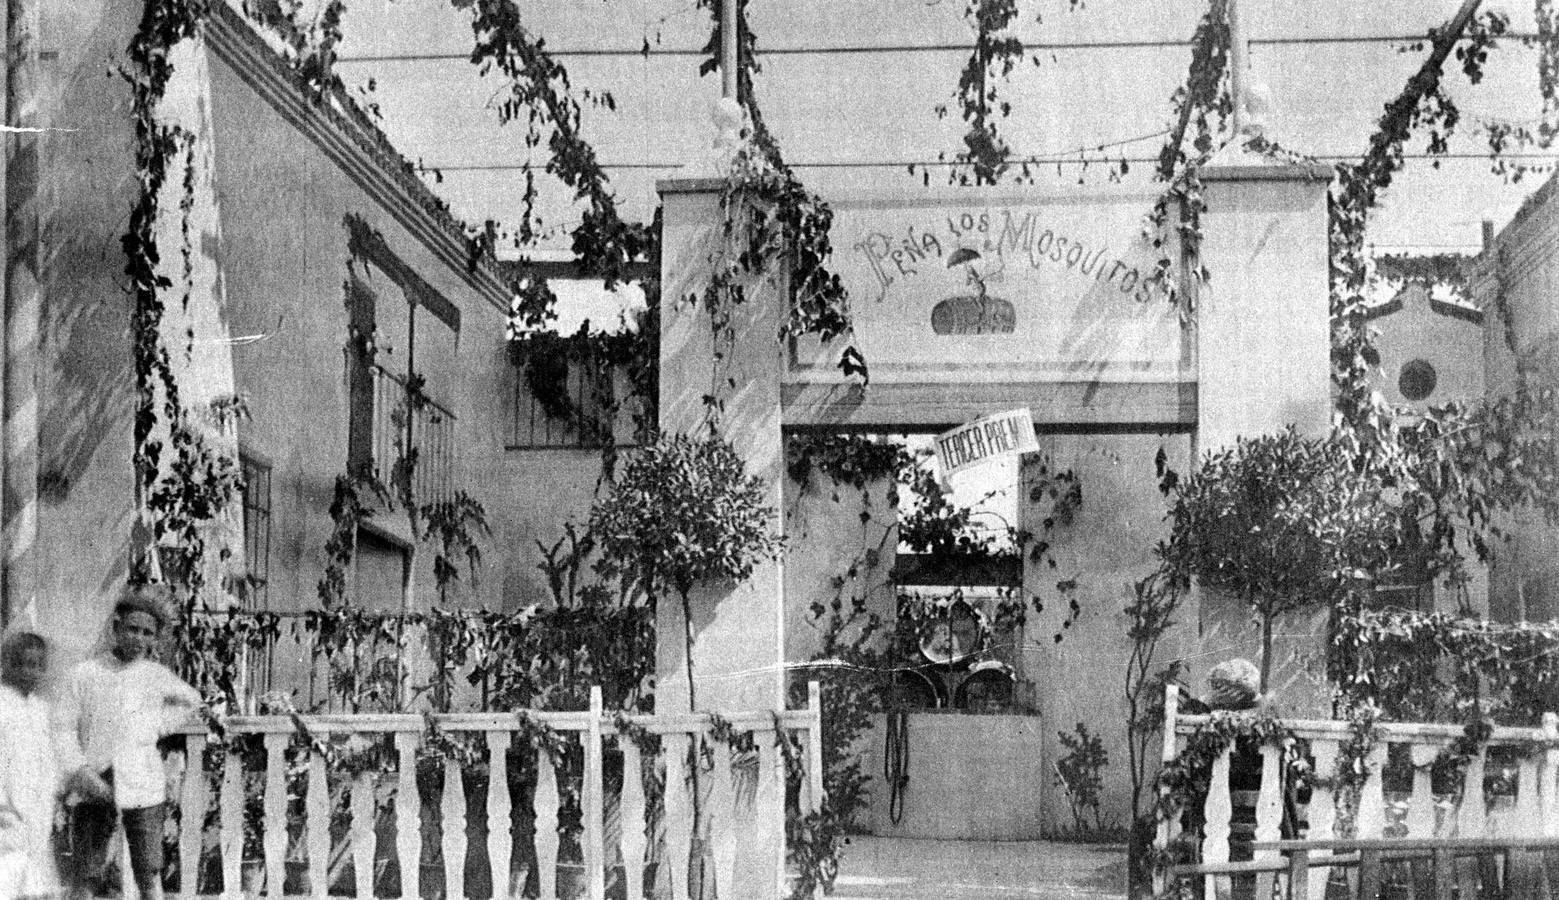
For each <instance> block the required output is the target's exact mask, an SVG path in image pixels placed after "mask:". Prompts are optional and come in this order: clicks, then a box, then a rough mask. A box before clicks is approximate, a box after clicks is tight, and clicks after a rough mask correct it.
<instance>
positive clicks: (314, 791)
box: [303, 750, 330, 897]
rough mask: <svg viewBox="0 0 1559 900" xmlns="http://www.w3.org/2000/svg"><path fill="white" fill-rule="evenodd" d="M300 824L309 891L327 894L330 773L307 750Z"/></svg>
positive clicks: (322, 761)
mask: <svg viewBox="0 0 1559 900" xmlns="http://www.w3.org/2000/svg"><path fill="white" fill-rule="evenodd" d="M303 826H304V828H305V829H306V832H305V833H306V834H307V841H308V848H309V893H310V894H313V895H314V896H315V897H325V896H328V895H329V893H330V886H329V884H327V883H326V882H327V881H328V880H329V877H330V776H329V775H328V774H327V773H326V771H325V757H324V755H323V754H320V753H315V752H313V751H312V750H311V751H310V752H309V783H308V788H307V789H306V792H305V793H304V795H303Z"/></svg>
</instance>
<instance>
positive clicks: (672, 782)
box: [661, 733, 697, 900]
mask: <svg viewBox="0 0 1559 900" xmlns="http://www.w3.org/2000/svg"><path fill="white" fill-rule="evenodd" d="M689 745H690V741H689V739H688V736H687V735H686V734H681V733H678V734H668V735H666V736H664V737H662V738H661V747H662V755H663V756H664V757H665V759H666V855H665V857H664V859H663V860H662V862H661V865H662V866H663V867H664V868H665V870H666V872H667V873H668V877H669V879H670V884H671V897H672V900H688V883H687V881H688V854H689V853H690V852H691V850H692V837H693V805H692V804H691V803H690V802H689V801H688V783H687V755H688V748H689ZM694 765H697V762H696V761H695V762H694Z"/></svg>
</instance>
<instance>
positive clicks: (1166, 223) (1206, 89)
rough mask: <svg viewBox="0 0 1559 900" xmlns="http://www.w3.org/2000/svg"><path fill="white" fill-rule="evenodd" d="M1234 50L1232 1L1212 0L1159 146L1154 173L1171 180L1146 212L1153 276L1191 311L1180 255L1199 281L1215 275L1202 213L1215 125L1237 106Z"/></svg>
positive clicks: (1151, 280) (1166, 292) (1199, 25)
mask: <svg viewBox="0 0 1559 900" xmlns="http://www.w3.org/2000/svg"><path fill="white" fill-rule="evenodd" d="M1229 52H1230V50H1229V23H1228V4H1227V3H1226V2H1225V0H1212V2H1211V3H1210V4H1209V5H1208V9H1207V12H1206V13H1205V14H1203V16H1202V18H1201V21H1200V22H1198V23H1197V26H1196V33H1195V34H1194V35H1192V38H1191V66H1190V70H1189V72H1188V74H1187V76H1186V82H1185V84H1184V85H1182V86H1181V87H1179V88H1177V89H1176V90H1175V93H1174V96H1173V97H1172V98H1171V102H1170V106H1171V109H1172V112H1171V118H1172V119H1173V120H1174V125H1173V127H1172V128H1171V131H1170V137H1169V140H1168V141H1167V142H1165V144H1164V146H1163V148H1162V149H1161V150H1159V156H1158V167H1157V169H1156V170H1155V173H1154V174H1155V177H1156V178H1157V179H1158V180H1159V181H1161V182H1164V183H1165V184H1166V185H1167V186H1166V188H1165V189H1164V191H1163V193H1161V194H1159V196H1158V198H1157V199H1156V200H1155V201H1154V203H1153V209H1152V210H1151V211H1150V212H1149V213H1148V217H1147V229H1146V232H1147V237H1148V240H1149V241H1150V242H1151V243H1152V245H1153V250H1154V252H1155V253H1156V254H1157V256H1158V260H1157V262H1156V263H1155V265H1154V269H1153V274H1152V275H1151V276H1150V277H1149V279H1148V282H1149V283H1150V284H1152V285H1155V286H1156V288H1157V289H1158V290H1160V291H1162V292H1163V294H1164V296H1165V297H1166V298H1167V299H1168V300H1169V302H1170V303H1171V304H1174V305H1176V306H1178V307H1179V308H1180V309H1181V311H1182V314H1183V315H1189V314H1190V312H1191V304H1192V302H1193V297H1194V290H1193V291H1192V293H1191V294H1189V295H1188V294H1187V293H1186V292H1185V291H1182V290H1181V288H1180V269H1181V261H1182V260H1191V261H1193V268H1192V269H1191V272H1190V274H1191V276H1192V279H1193V282H1194V283H1201V282H1204V281H1206V280H1207V279H1208V278H1209V277H1210V273H1209V272H1208V271H1207V268H1206V266H1205V265H1203V264H1202V263H1201V253H1200V251H1201V244H1202V214H1203V213H1205V212H1206V211H1207V201H1206V200H1205V199H1204V198H1203V196H1202V178H1201V169H1202V166H1203V165H1205V164H1206V163H1207V161H1208V160H1209V159H1211V158H1212V155H1213V151H1214V150H1216V149H1217V148H1216V146H1215V133H1216V131H1217V130H1218V129H1221V128H1222V127H1223V126H1224V125H1225V124H1226V123H1227V122H1228V120H1229V116H1230V114H1231V113H1233V111H1234V101H1233V99H1232V98H1231V97H1230V96H1229V90H1228V80H1229V79H1228V69H1229ZM1191 125H1194V126H1195V128H1196V133H1195V137H1194V138H1192V141H1191V146H1192V150H1193V151H1194V155H1193V154H1190V153H1187V152H1186V148H1185V136H1186V131H1187V128H1188V127H1189V126H1191Z"/></svg>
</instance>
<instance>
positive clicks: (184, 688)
mask: <svg viewBox="0 0 1559 900" xmlns="http://www.w3.org/2000/svg"><path fill="white" fill-rule="evenodd" d="M165 593H166V592H165V591H163V590H161V589H160V588H159V587H158V586H156V585H138V586H132V587H129V588H127V589H126V590H125V592H124V594H122V595H121V597H120V599H119V602H118V603H117V604H115V605H114V617H113V623H112V632H111V641H110V645H111V647H110V650H109V651H108V652H106V653H101V654H99V655H97V656H93V657H91V658H90V659H87V660H86V661H85V662H83V663H81V664H80V665H78V666H76V668H75V669H74V670H73V671H72V672H71V673H70V676H69V678H68V679H67V680H66V683H65V685H64V690H62V691H61V694H60V700H59V705H58V708H57V718H56V728H57V729H58V730H59V732H60V733H61V735H62V737H63V738H66V740H64V741H62V744H65V745H68V746H69V747H70V752H71V753H72V755H73V757H74V758H72V759H71V760H69V764H70V767H71V769H73V770H75V771H77V772H78V773H79V774H80V776H81V777H83V778H86V777H90V776H97V777H100V778H102V779H103V780H104V781H107V782H108V783H109V784H110V785H111V787H112V789H113V798H112V801H111V802H106V803H105V802H102V801H94V800H92V799H88V800H85V801H83V802H82V803H80V804H78V805H77V806H76V810H75V814H74V816H73V817H72V823H71V835H70V837H71V850H72V865H71V868H72V870H73V871H72V872H71V874H72V876H73V879H72V885H71V887H72V892H73V893H74V894H77V895H81V894H83V893H86V892H89V891H90V890H92V889H93V887H94V885H95V884H96V883H97V882H98V881H99V880H101V878H102V875H103V872H104V870H105V869H106V868H107V865H108V859H109V845H110V842H111V840H112V838H113V835H114V831H115V826H116V825H117V824H118V823H119V822H123V824H124V829H125V838H126V841H127V842H128V844H129V847H130V869H131V872H132V873H133V874H134V876H135V883H136V887H137V888H138V889H139V890H140V893H141V896H142V898H145V900H160V898H161V897H162V872H163V866H164V860H163V845H162V831H163V822H164V819H165V817H166V814H167V813H166V803H167V799H168V798H167V786H166V782H165V778H164V772H163V766H162V757H161V755H160V754H159V753H158V750H157V741H158V739H160V738H161V737H163V736H164V735H167V734H170V733H172V732H173V731H175V730H176V729H177V728H178V727H179V726H180V725H182V724H184V723H185V722H187V721H188V720H189V718H190V716H191V714H192V713H193V712H194V711H195V710H197V709H199V708H200V706H201V697H200V694H199V693H198V692H196V690H195V689H194V688H192V687H190V686H189V685H188V684H185V683H184V681H183V680H182V679H180V678H179V677H178V676H177V675H175V674H174V673H173V672H172V670H170V669H169V668H168V667H166V666H164V665H162V664H161V663H158V662H155V661H153V660H152V659H149V658H148V657H149V656H150V654H151V653H152V651H153V649H154V648H155V646H156V643H157V640H158V637H159V636H160V635H161V633H162V630H163V628H164V627H165V626H166V625H167V612H166V609H167V607H166V606H165V605H164V603H163V601H162V595H164V594H165Z"/></svg>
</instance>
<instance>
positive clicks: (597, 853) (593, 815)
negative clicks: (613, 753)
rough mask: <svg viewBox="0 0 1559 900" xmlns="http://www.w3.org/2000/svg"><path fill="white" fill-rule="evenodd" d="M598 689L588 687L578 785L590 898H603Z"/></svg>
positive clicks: (604, 788) (602, 781)
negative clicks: (582, 780)
mask: <svg viewBox="0 0 1559 900" xmlns="http://www.w3.org/2000/svg"><path fill="white" fill-rule="evenodd" d="M602 714H603V712H602V707H601V689H600V688H599V687H592V688H590V722H589V724H588V726H587V728H586V731H585V733H584V734H583V735H582V736H581V739H582V740H583V741H584V744H585V746H584V751H585V783H584V784H583V785H582V787H581V796H580V807H581V810H582V812H583V813H584V820H585V821H584V832H585V834H584V848H583V849H584V860H585V884H586V890H587V893H586V896H587V897H589V898H590V900H605V898H606V858H605V857H606V835H605V834H604V831H605V828H606V821H605V819H606V814H605V806H606V802H605V797H604V796H603V794H604V792H605V790H606V786H605V784H604V780H605V776H604V773H603V771H602V770H603V766H602V760H601V740H602V738H601V716H602Z"/></svg>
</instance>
